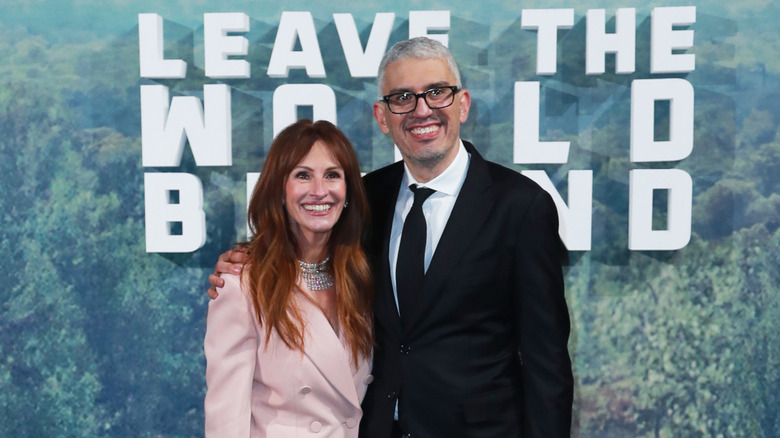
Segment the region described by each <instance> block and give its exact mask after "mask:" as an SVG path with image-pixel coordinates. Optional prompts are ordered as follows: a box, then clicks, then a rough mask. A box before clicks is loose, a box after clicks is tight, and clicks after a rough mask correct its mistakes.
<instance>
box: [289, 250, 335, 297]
mask: <svg viewBox="0 0 780 438" xmlns="http://www.w3.org/2000/svg"><path fill="white" fill-rule="evenodd" d="M329 261H330V256H328V257H325V260H323V261H321V262H319V263H306V262H304V261H303V260H298V266H300V268H301V277H302V278H303V281H305V282H306V286H308V287H309V290H325V289H328V288H329V287H331V286H333V285H334V284H335V283H334V282H333V272H331V269H330V267H329V266H328V262H329Z"/></svg>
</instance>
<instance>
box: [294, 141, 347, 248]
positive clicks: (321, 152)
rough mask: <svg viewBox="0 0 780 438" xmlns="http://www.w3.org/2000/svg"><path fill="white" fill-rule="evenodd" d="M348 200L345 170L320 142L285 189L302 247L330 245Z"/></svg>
mask: <svg viewBox="0 0 780 438" xmlns="http://www.w3.org/2000/svg"><path fill="white" fill-rule="evenodd" d="M346 197H347V181H346V179H345V177H344V169H343V168H342V167H341V165H339V163H338V162H337V161H336V159H335V158H333V155H331V153H330V151H329V150H328V148H327V147H326V146H325V143H323V142H322V141H321V140H318V141H317V142H315V143H314V145H313V146H312V148H311V150H309V153H308V154H307V155H306V156H305V157H304V158H303V160H301V162H300V163H298V165H297V166H295V168H294V169H293V170H292V172H290V174H289V175H287V183H286V184H285V189H284V201H285V206H286V208H287V216H288V218H289V219H290V226H291V228H292V231H293V233H294V234H295V237H296V239H297V240H298V243H299V245H301V246H305V245H307V244H312V243H316V242H319V243H325V242H327V238H328V237H329V236H330V231H331V230H332V229H333V226H334V225H336V222H337V221H338V220H339V217H340V216H341V211H342V210H343V209H344V200H345V199H346ZM301 249H302V250H304V252H305V250H306V248H305V247H304V248H301Z"/></svg>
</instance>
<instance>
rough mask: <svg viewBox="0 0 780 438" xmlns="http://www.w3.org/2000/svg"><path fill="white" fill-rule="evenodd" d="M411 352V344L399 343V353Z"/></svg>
mask: <svg viewBox="0 0 780 438" xmlns="http://www.w3.org/2000/svg"><path fill="white" fill-rule="evenodd" d="M411 352H412V346H411V345H404V344H401V354H409V353H411Z"/></svg>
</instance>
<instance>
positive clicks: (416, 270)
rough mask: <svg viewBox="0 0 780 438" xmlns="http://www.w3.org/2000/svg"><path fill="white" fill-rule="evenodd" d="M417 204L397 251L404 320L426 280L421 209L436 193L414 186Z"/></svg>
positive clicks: (399, 302)
mask: <svg viewBox="0 0 780 438" xmlns="http://www.w3.org/2000/svg"><path fill="white" fill-rule="evenodd" d="M409 188H410V189H411V190H412V191H413V192H414V204H412V209H411V210H409V213H408V214H407V215H406V219H405V220H404V228H403V231H402V232H401V244H400V246H399V247H398V261H397V262H396V265H395V285H396V290H397V292H398V309H399V311H400V313H401V318H403V317H404V315H408V314H409V313H408V312H410V311H411V310H412V308H413V307H414V303H415V301H416V299H417V294H418V291H419V290H420V288H421V287H422V285H423V279H424V278H425V240H426V236H427V233H426V226H425V216H423V212H422V205H423V202H425V200H426V199H428V197H429V196H431V195H432V194H434V193H435V192H436V190H433V189H429V188H426V187H420V188H418V187H417V185H416V184H412V185H411V186H409Z"/></svg>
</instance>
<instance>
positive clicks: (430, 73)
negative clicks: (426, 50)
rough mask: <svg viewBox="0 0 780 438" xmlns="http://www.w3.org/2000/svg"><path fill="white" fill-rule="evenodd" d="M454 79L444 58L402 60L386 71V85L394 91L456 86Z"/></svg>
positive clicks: (392, 64)
mask: <svg viewBox="0 0 780 438" xmlns="http://www.w3.org/2000/svg"><path fill="white" fill-rule="evenodd" d="M454 79H455V78H454V76H453V74H452V72H451V71H450V68H449V65H448V64H447V60H446V59H444V58H424V59H421V58H412V57H409V58H402V59H399V60H398V61H395V62H393V63H391V64H388V65H387V68H386V69H385V85H386V86H387V87H388V88H390V89H392V90H396V89H411V88H423V89H429V88H431V87H441V86H445V85H454V84H453V81H454Z"/></svg>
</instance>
